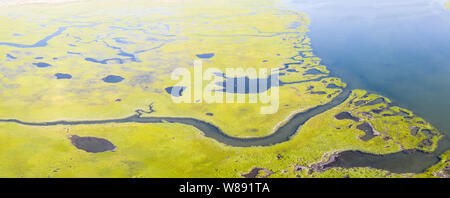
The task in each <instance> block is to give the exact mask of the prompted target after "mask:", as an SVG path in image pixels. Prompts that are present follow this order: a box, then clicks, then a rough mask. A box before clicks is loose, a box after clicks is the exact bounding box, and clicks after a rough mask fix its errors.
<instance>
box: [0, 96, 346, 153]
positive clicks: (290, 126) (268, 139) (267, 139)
mask: <svg viewBox="0 0 450 198" xmlns="http://www.w3.org/2000/svg"><path fill="white" fill-rule="evenodd" d="M350 93H351V89H350V88H348V87H347V88H344V89H343V91H342V92H341V93H340V94H339V95H337V96H336V97H334V98H333V99H332V100H331V101H330V102H328V103H326V104H323V105H319V106H316V107H314V108H311V109H309V110H307V111H304V112H299V113H297V114H295V115H294V116H293V117H292V118H291V119H290V120H288V121H287V122H286V123H285V124H284V125H283V126H281V127H279V128H278V129H277V130H276V131H275V132H274V133H272V134H270V135H268V136H264V137H254V138H239V137H232V136H229V135H227V134H225V133H224V132H223V131H222V130H221V129H219V128H218V127H217V126H215V125H213V124H211V123H208V122H205V121H202V120H199V119H195V118H188V117H142V116H140V114H137V115H132V116H129V117H125V118H119V119H106V120H85V121H65V120H61V121H54V122H25V121H21V120H17V119H0V122H13V123H17V124H22V125H29V126H54V125H90V124H108V123H163V122H169V123H180V124H186V125H190V126H193V127H195V128H197V129H199V130H200V131H202V132H203V133H204V135H205V136H206V137H209V138H213V139H215V140H217V141H218V142H221V143H224V144H226V145H230V146H235V147H249V146H270V145H274V144H278V143H282V142H285V141H288V140H289V139H290V138H291V137H292V136H293V135H294V134H295V133H296V132H297V130H298V128H299V127H301V126H302V125H303V124H304V123H305V122H306V121H308V120H309V119H310V118H312V117H314V116H316V115H319V114H321V113H323V112H325V111H327V110H329V109H331V108H333V107H336V106H337V105H339V104H341V103H342V102H344V101H345V100H346V99H347V98H348V97H349V96H350Z"/></svg>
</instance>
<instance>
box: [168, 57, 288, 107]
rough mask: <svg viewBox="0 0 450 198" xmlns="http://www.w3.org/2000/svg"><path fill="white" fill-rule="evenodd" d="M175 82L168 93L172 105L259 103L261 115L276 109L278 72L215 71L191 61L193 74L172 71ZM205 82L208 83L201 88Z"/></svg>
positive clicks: (233, 69)
mask: <svg viewBox="0 0 450 198" xmlns="http://www.w3.org/2000/svg"><path fill="white" fill-rule="evenodd" d="M171 79H172V80H177V81H178V83H177V84H176V85H175V86H173V87H171V88H170V90H168V92H169V93H170V94H171V96H172V100H173V102H175V103H203V102H205V103H253V104H256V103H261V104H266V105H265V106H262V107H261V109H260V113H261V114H273V113H276V112H277V111H278V107H279V84H280V80H279V73H278V69H276V68H273V69H268V68H258V69H255V68H246V69H244V68H226V69H225V71H222V70H220V69H218V68H207V69H203V65H202V61H201V60H195V61H194V69H193V75H192V72H191V71H190V70H188V69H187V68H177V69H175V70H174V71H173V72H172V76H171ZM205 81H210V82H209V83H208V84H206V85H204V82H205Z"/></svg>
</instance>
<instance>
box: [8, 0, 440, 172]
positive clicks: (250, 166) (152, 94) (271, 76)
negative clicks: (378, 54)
mask: <svg viewBox="0 0 450 198" xmlns="http://www.w3.org/2000/svg"><path fill="white" fill-rule="evenodd" d="M279 5H280V2H279V1H272V0H262V1H246V0H245V1H242V0H241V1H237V0H236V1H196V0H192V1H133V2H125V1H112V2H110V1H108V2H106V1H82V2H73V3H66V4H29V5H20V6H8V7H7V9H2V11H0V21H2V28H0V55H1V57H0V69H1V72H0V177H347V176H349V177H447V176H448V175H449V173H448V165H449V161H448V158H449V153H448V152H447V153H444V154H442V155H441V157H440V158H441V161H440V162H438V163H436V164H435V165H433V166H432V167H429V168H428V167H427V168H428V169H427V170H423V171H409V170H408V169H406V170H404V171H396V170H388V169H382V168H377V167H351V168H345V167H339V166H331V165H330V164H333V163H334V162H336V159H337V158H339V155H340V153H344V152H348V151H358V152H360V153H364V154H367V155H369V154H370V155H376V156H389V155H390V154H395V153H399V152H422V153H430V152H433V151H434V150H435V149H436V147H437V144H438V141H439V139H441V138H442V134H441V133H440V132H439V131H438V130H437V129H435V128H434V127H433V126H432V125H431V124H430V123H428V122H427V121H426V120H424V119H423V118H421V117H418V116H416V115H415V114H414V112H411V111H409V110H407V109H404V108H400V107H398V106H395V105H394V104H392V102H391V101H390V100H389V99H388V98H386V97H383V96H380V95H377V94H373V93H370V92H367V91H365V90H357V89H352V88H351V87H349V86H348V85H347V84H346V82H345V81H344V80H341V79H340V78H339V76H333V74H332V72H330V71H329V70H327V67H326V66H325V65H322V64H321V59H320V57H317V56H315V55H314V54H313V49H312V47H311V40H310V39H309V38H308V35H307V33H308V26H309V19H308V16H307V15H306V14H305V13H300V12H297V11H292V10H289V9H287V8H286V9H285V8H280V7H281V6H279ZM230 68H231V69H234V71H235V73H234V74H235V75H234V76H229V73H228V72H226V71H228V70H230ZM253 71H254V72H257V75H256V76H257V78H254V76H255V75H253V74H255V73H252V72H253ZM177 72H178V73H177ZM199 73H200V75H197V74H199ZM191 74H192V75H191ZM199 78H200V80H198V79H199ZM264 80H266V81H264ZM229 82H246V83H247V84H252V83H254V85H257V88H256V89H254V90H252V89H251V88H247V87H244V88H243V89H239V88H235V89H227V88H228V87H227V88H225V87H226V86H225V85H226V84H227V83H229ZM239 99H242V100H239ZM337 161H339V160H337Z"/></svg>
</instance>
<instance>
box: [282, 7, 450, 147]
mask: <svg viewBox="0 0 450 198" xmlns="http://www.w3.org/2000/svg"><path fill="white" fill-rule="evenodd" d="M285 3H286V5H288V6H289V8H290V9H296V10H299V11H302V12H305V13H306V14H308V16H309V17H310V19H311V26H310V30H311V31H310V32H309V33H308V34H309V37H310V38H311V39H312V41H311V42H312V47H313V49H314V53H315V54H316V55H317V56H318V57H319V58H321V59H322V64H324V65H326V66H327V67H328V68H329V69H330V70H331V71H332V72H333V73H334V74H336V75H337V76H339V77H341V78H343V79H344V81H345V82H348V83H351V84H352V86H353V87H356V88H362V89H367V90H370V91H373V92H376V93H379V94H382V95H384V96H387V97H389V98H390V99H392V100H393V101H394V103H396V104H398V105H399V106H402V107H405V108H408V109H411V110H413V111H414V112H415V113H416V114H418V115H419V116H421V117H424V118H425V119H426V120H428V121H430V122H431V123H432V124H433V125H434V126H436V127H437V128H438V129H439V130H440V131H441V132H442V133H444V134H446V135H447V139H446V140H443V141H441V142H440V149H439V150H443V149H448V148H449V145H450V144H449V143H448V142H449V141H448V136H449V135H450V116H449V113H450V10H446V9H445V8H444V7H443V5H442V4H443V1H440V0H437V1H433V0H431V1H430V0H395V1H392V0H377V1H372V0H286V1H285Z"/></svg>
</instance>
